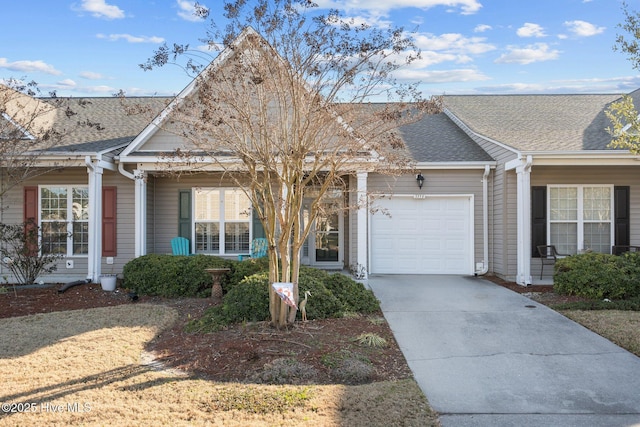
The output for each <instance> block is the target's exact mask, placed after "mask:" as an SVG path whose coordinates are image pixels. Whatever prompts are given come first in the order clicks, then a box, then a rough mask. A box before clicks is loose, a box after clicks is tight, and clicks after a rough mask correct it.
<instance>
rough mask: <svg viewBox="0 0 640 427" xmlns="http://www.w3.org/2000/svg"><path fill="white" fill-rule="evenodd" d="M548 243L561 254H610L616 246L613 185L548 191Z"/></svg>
mask: <svg viewBox="0 0 640 427" xmlns="http://www.w3.org/2000/svg"><path fill="white" fill-rule="evenodd" d="M548 189H549V191H548V192H547V194H548V203H547V206H548V209H549V212H548V216H547V218H549V220H548V221H549V226H548V227H547V230H548V231H547V233H548V235H547V241H548V242H549V244H551V245H555V246H556V248H557V249H558V252H560V253H566V254H576V253H578V252H580V251H583V250H592V251H594V252H601V253H609V252H610V251H611V245H612V243H611V242H613V231H614V230H613V186H612V185H577V186H576V185H552V186H549V187H548Z"/></svg>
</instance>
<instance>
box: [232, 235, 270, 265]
mask: <svg viewBox="0 0 640 427" xmlns="http://www.w3.org/2000/svg"><path fill="white" fill-rule="evenodd" d="M266 256H267V239H265V238H264V237H259V238H257V239H253V242H251V253H250V254H249V255H246V254H241V255H238V259H239V260H240V261H242V260H243V259H245V258H263V257H266Z"/></svg>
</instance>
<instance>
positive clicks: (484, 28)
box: [473, 24, 493, 33]
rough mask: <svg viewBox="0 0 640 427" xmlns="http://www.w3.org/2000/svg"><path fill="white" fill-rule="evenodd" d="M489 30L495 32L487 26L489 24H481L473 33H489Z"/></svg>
mask: <svg viewBox="0 0 640 427" xmlns="http://www.w3.org/2000/svg"><path fill="white" fill-rule="evenodd" d="M489 30H493V27H492V26H491V25H487V24H480V25H477V26H476V27H475V28H474V29H473V32H474V33H484V32H485V31H489Z"/></svg>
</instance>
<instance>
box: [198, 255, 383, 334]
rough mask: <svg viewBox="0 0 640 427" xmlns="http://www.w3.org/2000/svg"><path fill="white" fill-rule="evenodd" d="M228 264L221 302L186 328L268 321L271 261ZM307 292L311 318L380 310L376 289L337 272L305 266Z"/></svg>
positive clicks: (301, 281)
mask: <svg viewBox="0 0 640 427" xmlns="http://www.w3.org/2000/svg"><path fill="white" fill-rule="evenodd" d="M228 265H229V267H230V268H231V269H232V272H231V274H230V275H229V277H230V281H229V284H228V285H227V286H228V287H227V289H228V292H227V293H226V294H225V295H224V297H223V299H222V305H220V306H216V307H212V308H210V309H208V310H207V311H206V312H205V313H204V315H203V317H202V318H200V319H198V320H194V321H192V322H190V323H189V325H188V326H187V330H189V331H200V332H208V331H215V330H219V329H221V328H222V327H224V326H225V325H228V324H231V323H238V322H246V321H248V322H255V321H264V320H269V317H270V313H269V263H268V260H266V259H264V258H262V259H257V260H251V259H249V260H245V261H242V262H237V261H231V262H229V264H228ZM238 279H239V280H238ZM236 280H238V281H237V282H236ZM306 291H309V292H311V296H309V297H308V302H307V306H306V311H307V317H308V318H309V319H326V318H335V317H342V315H343V313H345V312H360V313H372V312H376V311H378V310H379V309H380V305H379V302H378V300H377V299H376V298H375V296H374V295H373V292H371V291H369V290H367V289H365V288H364V286H363V285H362V284H361V283H358V282H356V281H355V280H353V279H351V278H349V277H347V276H344V275H342V274H338V273H336V274H329V273H327V272H326V271H322V270H318V269H316V268H311V267H302V268H301V269H300V276H299V278H298V292H299V294H300V297H302V298H304V293H305V292H306ZM298 316H300V314H298Z"/></svg>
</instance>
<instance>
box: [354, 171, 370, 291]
mask: <svg viewBox="0 0 640 427" xmlns="http://www.w3.org/2000/svg"><path fill="white" fill-rule="evenodd" d="M367 176H368V173H367V172H359V173H358V176H357V187H356V188H357V199H356V203H358V211H357V220H358V227H357V238H358V246H357V251H358V254H357V256H356V274H358V275H360V274H364V277H359V278H360V279H366V278H367V275H368V274H369V262H368V258H369V257H368V251H367V240H368V239H367V237H368V236H367V211H368V202H367Z"/></svg>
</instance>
